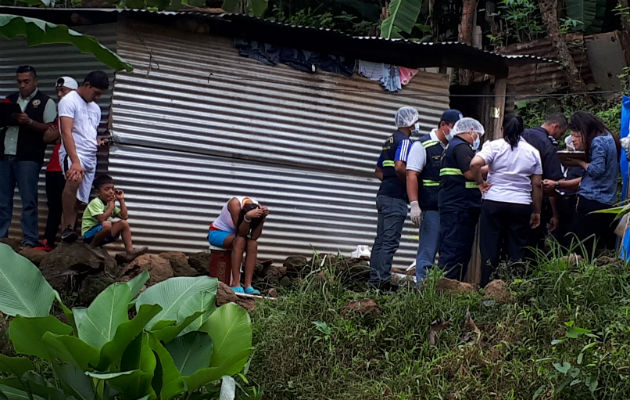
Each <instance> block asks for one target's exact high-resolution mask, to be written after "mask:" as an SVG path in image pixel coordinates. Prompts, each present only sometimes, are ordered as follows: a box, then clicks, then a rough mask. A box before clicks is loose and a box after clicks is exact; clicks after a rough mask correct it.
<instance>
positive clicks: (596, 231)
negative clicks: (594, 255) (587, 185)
mask: <svg viewBox="0 0 630 400" xmlns="http://www.w3.org/2000/svg"><path fill="white" fill-rule="evenodd" d="M610 207H612V206H611V205H609V204H604V203H600V202H598V201H595V200H589V199H587V198H586V197H582V196H578V201H577V207H576V217H575V223H574V225H573V232H575V234H576V235H577V237H578V239H580V240H581V241H582V243H583V244H584V247H585V250H586V252H587V254H586V255H588V254H590V252H591V251H592V249H593V246H594V242H595V241H597V250H602V249H614V248H615V232H614V231H615V224H614V219H615V214H589V213H591V212H593V211H598V210H603V209H605V208H610Z"/></svg>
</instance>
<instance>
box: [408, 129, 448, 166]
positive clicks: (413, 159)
mask: <svg viewBox="0 0 630 400" xmlns="http://www.w3.org/2000/svg"><path fill="white" fill-rule="evenodd" d="M436 132H437V129H433V130H432V131H431V133H429V136H431V140H435V141H437V142H438V143H440V146H442V150H444V149H445V148H446V145H445V144H444V143H442V142H441V141H440V139H438V137H437V133H436ZM426 165H427V151H426V150H425V148H424V146H423V145H422V142H420V141H419V140H417V141H415V142H414V144H413V146H411V150H409V156H408V157H407V169H408V170H411V171H416V172H422V170H423V169H424V167H425V166H426Z"/></svg>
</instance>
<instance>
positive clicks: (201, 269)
mask: <svg viewBox="0 0 630 400" xmlns="http://www.w3.org/2000/svg"><path fill="white" fill-rule="evenodd" d="M188 264H189V265H190V266H191V267H192V268H194V269H195V270H196V271H197V272H198V273H199V275H208V272H209V270H210V253H209V252H207V251H202V252H199V253H193V254H189V255H188Z"/></svg>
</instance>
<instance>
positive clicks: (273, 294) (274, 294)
mask: <svg viewBox="0 0 630 400" xmlns="http://www.w3.org/2000/svg"><path fill="white" fill-rule="evenodd" d="M267 296H269V297H278V289H276V288H271V289H269V290H268V291H267Z"/></svg>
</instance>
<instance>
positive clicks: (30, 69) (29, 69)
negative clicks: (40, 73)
mask: <svg viewBox="0 0 630 400" xmlns="http://www.w3.org/2000/svg"><path fill="white" fill-rule="evenodd" d="M25 72H30V73H31V74H33V76H34V77H35V78H37V71H36V70H35V68H34V67H31V66H30V65H20V66H19V67H17V69H16V70H15V73H16V74H23V73H25Z"/></svg>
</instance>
